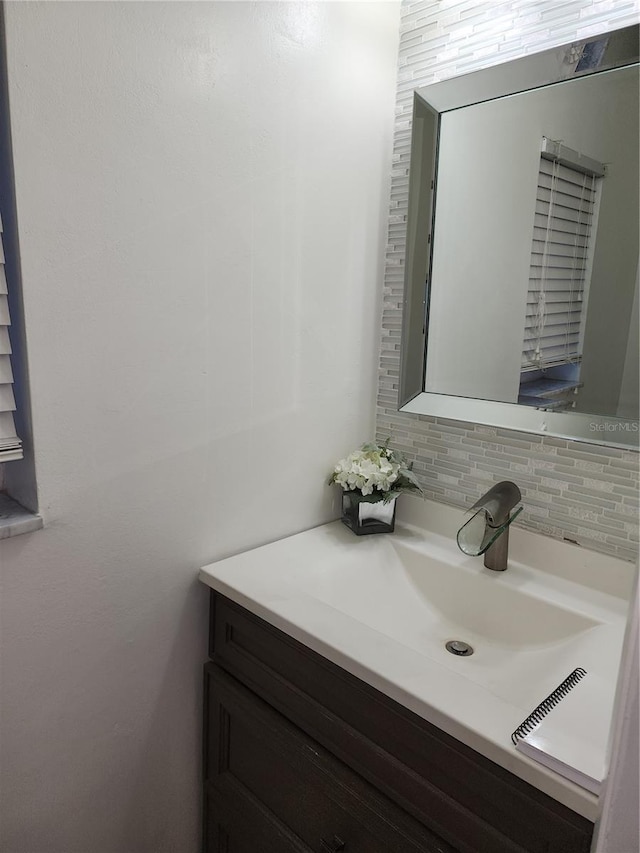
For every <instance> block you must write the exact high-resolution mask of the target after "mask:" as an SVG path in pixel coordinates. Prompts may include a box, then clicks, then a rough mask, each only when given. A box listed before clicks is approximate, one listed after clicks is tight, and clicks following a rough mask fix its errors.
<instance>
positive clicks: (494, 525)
mask: <svg viewBox="0 0 640 853" xmlns="http://www.w3.org/2000/svg"><path fill="white" fill-rule="evenodd" d="M521 498H522V495H521V494H520V489H519V488H518V487H517V486H516V484H515V483H512V482H511V481H509V480H503V481H502V482H501V483H497V484H496V485H495V486H493V487H492V488H491V489H489V491H488V492H487V493H486V494H484V495H483V496H482V497H481V498H480V500H478V501H476V502H475V503H474V505H473V506H472V507H471V509H470V510H469V512H468V513H467V514H468V515H470V516H471V517H470V518H469V519H468V520H467V521H466V522H465V523H464V524H463V525H462V527H461V528H460V530H458V535H457V537H456V538H457V542H458V547H459V548H460V550H461V551H463V552H464V553H465V554H469V555H470V556H473V557H476V556H478V555H480V554H484V564H485V566H486V567H487V568H488V569H493V570H494V571H497V572H503V571H504V570H505V569H506V568H507V558H508V551H509V525H510V524H511V522H512V521H513V519H514V518H516V517H517V516H518V515H519V514H520V513H521V512H522V507H518V509H517V510H516V511H515V512H514V513H513V514H511V510H512V509H513V508H514V507H515V505H516V504H517V503H518V502H519V501H520V500H521Z"/></svg>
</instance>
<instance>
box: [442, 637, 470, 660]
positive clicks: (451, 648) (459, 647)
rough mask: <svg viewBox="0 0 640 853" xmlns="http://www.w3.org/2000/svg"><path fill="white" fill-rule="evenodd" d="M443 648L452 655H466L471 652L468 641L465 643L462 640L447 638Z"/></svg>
mask: <svg viewBox="0 0 640 853" xmlns="http://www.w3.org/2000/svg"><path fill="white" fill-rule="evenodd" d="M445 649H446V650H447V651H448V652H451V654H452V655H461V656H462V657H468V656H469V655H472V654H473V646H470V645H469V643H465V642H464V641H463V640H449V642H448V643H447V644H446V645H445Z"/></svg>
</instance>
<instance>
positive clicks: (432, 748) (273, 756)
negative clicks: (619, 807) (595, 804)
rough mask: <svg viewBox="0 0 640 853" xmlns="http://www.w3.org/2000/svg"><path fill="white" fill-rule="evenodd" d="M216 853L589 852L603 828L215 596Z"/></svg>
mask: <svg viewBox="0 0 640 853" xmlns="http://www.w3.org/2000/svg"><path fill="white" fill-rule="evenodd" d="M210 656H211V661H210V662H209V663H207V664H206V666H205V738H204V789H205V790H204V797H205V821H204V850H205V853H289V851H292V853H334V851H344V853H454V851H456V853H588V850H589V846H590V842H591V835H592V832H593V825H592V824H591V823H590V822H589V821H588V820H586V819H585V818H583V817H581V816H580V815H578V814H576V813H575V812H573V811H571V810H569V809H567V808H566V807H565V806H562V805H561V804H559V803H557V802H556V801H555V800H553V799H551V798H550V797H548V796H546V795H545V794H542V793H541V792H540V791H538V790H536V789H535V788H532V787H531V786H530V785H528V784H527V783H525V782H523V781H522V780H521V779H518V778H517V777H515V776H513V775H512V774H510V773H508V772H507V771H505V770H503V769H502V768H501V767H498V766H497V765H495V764H493V762H491V761H488V760H487V759H486V758H484V757H483V756H480V755H478V754H477V753H476V752H474V751H473V750H471V749H469V748H468V747H466V746H464V745H463V744H461V743H459V742H458V741H456V740H455V739H454V738H452V737H450V736H449V735H447V734H445V733H444V732H442V731H440V730H439V729H437V728H436V727H435V726H433V725H431V724H430V723H428V722H426V721H425V720H423V719H422V718H420V717H418V716H416V715H415V714H413V713H412V712H410V711H408V710H406V709H405V708H403V707H402V706H400V705H398V704H397V703H396V702H394V701H393V700H391V699H389V698H387V697H386V696H384V695H383V694H381V693H380V692H379V691H377V690H375V689H373V688H372V687H369V686H368V685H367V684H364V683H363V682H361V681H359V680H358V679H357V678H354V677H353V676H352V675H350V674H349V673H347V672H345V671H344V670H342V669H341V668H340V667H338V666H336V665H334V664H332V663H330V662H329V661H327V660H326V659H325V658H323V657H322V656H320V655H318V654H317V653H315V652H313V651H311V650H310V649H308V648H307V647H306V646H303V645H302V644H300V643H298V642H297V641H295V640H293V639H292V638H291V637H289V636H287V635H286V634H284V633H282V632H281V631H279V630H277V629H276V628H274V627H272V626H271V625H269V624H268V623H266V622H264V621H263V620H261V619H259V618H258V617H256V616H254V615H253V614H251V613H249V612H248V611H247V610H245V609H243V608H242V607H240V606H238V605H237V604H234V603H233V602H231V601H229V600H228V599H226V598H224V597H223V596H221V595H219V594H217V593H215V592H212V595H211V632H210Z"/></svg>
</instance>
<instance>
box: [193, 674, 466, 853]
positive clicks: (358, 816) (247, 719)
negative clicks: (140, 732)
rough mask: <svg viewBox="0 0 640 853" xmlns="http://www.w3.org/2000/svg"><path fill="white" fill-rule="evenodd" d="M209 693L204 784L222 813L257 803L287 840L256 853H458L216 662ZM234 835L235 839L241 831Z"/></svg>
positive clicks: (264, 845) (264, 842)
mask: <svg viewBox="0 0 640 853" xmlns="http://www.w3.org/2000/svg"><path fill="white" fill-rule="evenodd" d="M206 695H207V717H208V731H209V738H208V743H207V745H206V756H205V779H206V785H207V789H208V791H209V792H210V793H211V795H212V797H213V799H214V801H215V798H216V795H218V794H219V795H220V796H221V798H222V800H223V801H226V803H227V808H226V809H222V808H221V806H220V805H219V804H218V810H219V811H221V812H224V811H228V810H229V806H228V804H229V803H230V802H231V803H235V804H236V808H237V807H238V806H239V804H241V803H242V804H243V806H244V807H246V804H247V803H253V804H254V811H255V810H256V809H262V810H263V812H264V814H263V815H262V819H261V821H260V824H261V825H262V826H263V827H264V826H266V825H267V824H268V825H269V832H270V833H271V834H273V832H274V831H275V830H277V829H279V828H280V830H281V831H280V835H281V836H282V837H283V838H285V839H286V841H285V843H284V844H283V843H281V842H279V841H273V842H272V841H270V840H268V838H267V836H266V835H265V838H264V839H263V840H262V841H261V843H260V845H259V846H258V847H257V848H256V850H255V851H254V853H257V852H258V851H259V853H269V851H271V850H274V851H278V853H280V850H282V849H289V847H287V846H286V844H287V843H288V844H291V843H295V841H297V842H298V843H300V844H301V847H300V848H299V849H301V850H310V851H318V853H332V851H334V850H336V851H339V850H342V849H344V850H345V851H348V853H454V851H453V849H452V848H451V847H450V846H449V845H448V844H445V843H444V842H441V841H440V840H439V839H437V838H436V837H434V836H433V834H432V833H430V832H429V831H428V830H426V829H425V828H424V827H423V826H421V825H420V824H419V823H418V822H417V821H416V820H414V819H413V818H411V817H410V816H409V815H407V814H405V813H404V812H403V811H402V810H401V809H399V808H398V807H397V806H395V805H394V804H393V803H391V802H389V801H388V800H387V799H386V798H385V797H383V796H381V795H380V794H379V793H378V792H377V791H375V790H374V789H373V788H372V787H371V786H370V785H368V784H367V783H366V782H365V781H364V780H363V779H361V778H360V777H359V776H358V775H357V774H356V773H354V772H353V771H352V770H350V769H349V768H348V767H346V766H345V765H343V764H342V763H341V762H340V761H338V760H337V759H336V758H335V757H334V756H332V755H330V754H329V753H328V752H327V751H326V750H325V749H323V747H322V746H320V744H318V743H316V742H314V741H313V740H312V739H311V738H309V737H308V736H307V735H305V734H304V733H303V732H302V731H301V730H300V729H298V728H297V727H295V726H294V725H292V724H291V723H290V722H289V721H288V720H286V719H285V718H284V717H283V716H282V715H281V714H279V713H278V712H276V711H274V710H273V709H272V708H270V707H269V706H268V705H267V704H266V703H265V702H263V701H262V700H261V699H259V698H258V697H257V696H256V695H255V694H253V693H251V692H250V691H249V690H247V689H245V688H244V687H242V685H240V684H239V683H238V682H237V681H236V680H235V679H234V678H231V677H229V676H228V675H226V674H225V673H224V671H223V670H221V669H219V668H218V667H217V666H215V665H214V664H207V667H206ZM265 815H267V817H266V818H265ZM287 831H288V832H289V834H290V835H291V836H292V838H293V841H292V839H291V838H287V836H286V833H287ZM229 836H230V837H233V838H234V840H235V838H236V834H235V831H234V832H230V833H229ZM272 843H275V844H276V845H277V844H280V845H281V846H275V847H274V846H272ZM341 845H342V846H341ZM293 849H296V848H293Z"/></svg>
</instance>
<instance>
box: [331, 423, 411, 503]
mask: <svg viewBox="0 0 640 853" xmlns="http://www.w3.org/2000/svg"><path fill="white" fill-rule="evenodd" d="M331 483H337V484H338V485H339V486H341V487H342V489H343V491H345V492H359V493H360V494H361V495H363V496H364V497H367V496H370V497H369V500H372V501H377V500H383V501H384V502H385V503H388V502H389V501H390V500H392V499H393V498H396V497H397V496H398V495H399V494H401V493H402V492H414V493H416V492H417V493H419V494H422V488H421V486H420V484H419V483H418V481H417V479H416V476H415V474H414V473H413V472H412V471H411V464H410V463H407V461H406V459H405V457H404V455H403V454H402V453H400V452H399V451H397V450H391V448H390V447H389V439H387V440H386V441H385V442H384V444H382V445H379V444H373V443H367V444H363V445H362V448H361V449H360V450H356V451H354V452H353V453H350V454H349V455H348V456H347V457H346V459H341V460H340V461H339V462H338V464H337V465H336V467H335V468H334V469H333V472H332V474H331V476H330V477H329V484H331Z"/></svg>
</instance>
